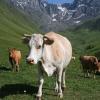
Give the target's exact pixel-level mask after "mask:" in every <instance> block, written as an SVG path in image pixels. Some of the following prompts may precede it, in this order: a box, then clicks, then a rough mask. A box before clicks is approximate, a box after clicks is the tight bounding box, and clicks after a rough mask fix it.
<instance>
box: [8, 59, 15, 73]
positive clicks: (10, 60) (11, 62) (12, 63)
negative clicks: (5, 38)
mask: <svg viewBox="0 0 100 100" xmlns="http://www.w3.org/2000/svg"><path fill="white" fill-rule="evenodd" d="M9 62H10V64H11V67H12V71H13V72H14V62H13V60H12V59H11V58H9Z"/></svg>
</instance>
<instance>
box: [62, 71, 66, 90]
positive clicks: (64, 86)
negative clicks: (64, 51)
mask: <svg viewBox="0 0 100 100" xmlns="http://www.w3.org/2000/svg"><path fill="white" fill-rule="evenodd" d="M65 88H66V84H65V70H63V72H62V90H64V89H65Z"/></svg>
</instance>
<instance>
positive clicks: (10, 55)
mask: <svg viewBox="0 0 100 100" xmlns="http://www.w3.org/2000/svg"><path fill="white" fill-rule="evenodd" d="M15 50H16V48H8V52H9V57H13V53H14V52H15Z"/></svg>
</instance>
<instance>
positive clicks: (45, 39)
mask: <svg viewBox="0 0 100 100" xmlns="http://www.w3.org/2000/svg"><path fill="white" fill-rule="evenodd" d="M53 42H54V40H53V39H50V38H48V37H47V36H44V37H43V43H44V44H48V45H51V44H53Z"/></svg>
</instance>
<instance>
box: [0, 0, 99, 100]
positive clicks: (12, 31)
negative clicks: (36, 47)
mask: <svg viewBox="0 0 100 100" xmlns="http://www.w3.org/2000/svg"><path fill="white" fill-rule="evenodd" d="M96 27H97V28H96ZM99 27H100V19H95V20H92V21H91V20H90V21H88V22H85V23H84V24H82V25H81V26H78V27H77V28H75V29H69V30H66V31H62V32H59V33H60V34H62V35H64V36H66V37H68V38H69V40H70V41H71V43H72V46H73V55H74V56H76V59H75V61H71V63H70V65H69V66H68V68H67V70H66V85H67V87H66V89H65V91H64V99H63V100H99V98H100V75H96V79H95V80H94V79H93V78H92V76H91V77H90V78H84V77H83V73H82V69H81V68H80V62H79V56H80V55H83V54H91V55H96V56H97V57H99V58H100V28H99ZM39 31H40V30H39V28H38V26H37V25H36V23H32V22H31V20H30V19H28V18H27V17H26V15H25V14H24V13H23V12H20V11H19V10H16V9H15V8H13V7H11V6H9V5H8V3H6V0H0V100H35V94H36V91H37V76H38V75H37V66H36V65H33V66H30V65H28V64H26V61H25V57H26V55H27V52H28V48H27V47H26V46H25V45H24V44H23V43H22V40H21V37H22V35H23V34H24V33H29V34H31V33H33V32H39ZM9 47H16V48H18V49H20V50H21V52H22V60H21V64H20V71H19V72H18V73H17V72H12V71H11V65H10V64H9V61H8V48H9ZM54 80H55V77H50V78H47V77H45V82H44V86H43V99H45V100H59V99H58V97H57V94H56V93H55V92H54ZM25 90H26V92H24V91H25Z"/></svg>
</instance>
